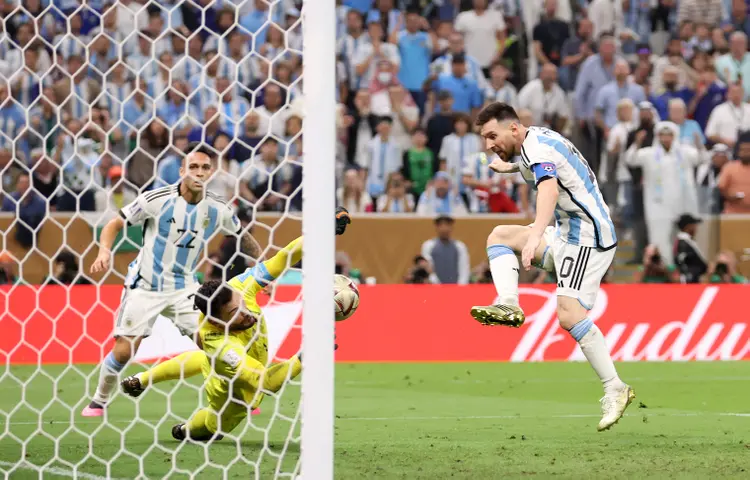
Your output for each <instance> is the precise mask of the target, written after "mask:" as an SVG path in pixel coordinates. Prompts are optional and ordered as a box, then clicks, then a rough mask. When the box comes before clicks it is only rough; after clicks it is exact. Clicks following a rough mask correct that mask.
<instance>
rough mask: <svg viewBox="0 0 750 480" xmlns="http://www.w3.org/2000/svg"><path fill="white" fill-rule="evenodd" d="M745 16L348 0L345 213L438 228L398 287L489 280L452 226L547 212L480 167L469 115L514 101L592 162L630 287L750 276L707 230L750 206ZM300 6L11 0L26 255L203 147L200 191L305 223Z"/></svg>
mask: <svg viewBox="0 0 750 480" xmlns="http://www.w3.org/2000/svg"><path fill="white" fill-rule="evenodd" d="M749 5H750V0H590V1H589V0H434V1H426V0H343V1H341V0H339V2H338V6H337V10H336V15H337V32H336V35H337V51H336V58H337V65H336V81H337V85H336V99H337V102H338V105H337V132H338V133H337V151H336V159H337V173H336V174H337V192H336V195H337V200H338V203H339V204H341V205H344V206H346V207H347V208H348V209H349V210H350V211H351V212H353V213H355V214H359V213H366V212H383V213H390V214H401V215H408V214H418V215H423V216H430V217H433V218H436V220H435V224H436V230H437V234H436V237H435V239H432V240H428V241H427V242H425V245H424V247H423V248H422V252H420V255H419V256H418V257H416V258H415V260H414V268H413V269H411V270H410V271H409V273H408V274H407V277H406V278H405V281H409V282H435V283H438V282H440V283H468V282H470V281H477V282H481V281H488V272H487V270H486V265H483V264H480V265H478V266H476V267H475V268H473V269H472V268H471V266H470V265H469V263H468V262H469V257H468V254H466V248H465V246H462V245H463V244H462V243H461V242H459V241H455V240H452V238H451V229H452V225H453V222H454V217H462V216H464V215H475V214H476V215H480V214H484V213H515V214H520V215H525V216H528V217H529V218H533V214H534V202H533V198H534V195H533V194H532V193H531V192H530V188H529V186H528V185H526V183H525V182H524V181H523V179H522V178H521V177H520V175H515V176H501V175H493V174H491V172H489V171H488V169H487V168H486V166H485V165H484V164H483V163H482V160H481V158H480V155H479V154H478V152H479V151H480V150H481V149H482V142H481V139H480V137H479V136H478V135H477V133H476V128H475V126H474V121H473V119H474V116H475V115H476V113H477V112H478V111H479V110H480V109H481V108H482V106H483V105H485V104H487V103H488V102H494V101H502V102H506V103H509V104H511V105H513V106H514V107H515V108H516V109H517V111H518V113H519V116H520V118H521V121H522V123H524V124H525V125H527V126H530V125H541V126H546V127H548V128H552V129H554V130H557V131H559V132H561V133H563V134H564V135H566V136H568V137H570V138H571V139H573V141H574V142H575V143H576V145H577V146H578V148H579V149H580V150H581V151H582V152H583V153H584V155H585V156H586V158H587V159H588V161H589V164H590V166H591V168H592V170H593V171H594V172H595V173H596V175H597V179H598V182H599V185H600V187H601V188H602V190H603V192H604V194H605V199H606V201H607V203H608V204H609V206H610V209H611V211H612V212H613V216H614V218H615V220H616V224H617V227H618V230H619V232H620V234H619V236H620V237H621V239H622V240H623V241H625V242H628V244H629V245H632V248H631V249H630V250H629V255H630V257H631V258H628V259H626V260H625V262H627V263H630V264H632V265H634V266H636V267H637V268H634V272H633V275H632V278H631V280H636V281H642V282H662V281H663V282H679V281H682V282H699V281H706V282H708V281H732V282H739V281H744V278H743V277H742V276H741V275H739V274H738V273H737V270H736V264H737V258H736V257H735V254H734V253H732V252H721V253H720V254H719V257H717V258H708V259H707V258H705V255H704V254H703V253H702V252H701V249H700V247H698V245H697V244H696V242H695V241H694V237H695V234H696V230H697V229H698V228H699V223H700V216H701V215H708V214H718V213H726V214H740V213H750V104H748V103H747V100H748V99H750V53H748V34H750V16H748V6H749ZM300 9H301V2H300V1H293V0H276V1H272V0H189V1H188V0H160V1H156V0H118V1H112V0H86V1H85V2H79V1H77V0H23V1H19V0H0V16H1V17H2V22H1V23H0V29H1V30H0V170H1V171H2V194H3V196H4V198H3V199H2V210H3V211H5V212H11V213H15V214H16V215H17V216H18V217H19V218H20V219H21V220H23V225H25V226H26V227H28V228H18V229H17V232H16V237H17V240H18V242H20V243H22V244H23V245H26V246H27V247H31V246H32V245H33V243H34V231H33V230H34V228H36V226H38V225H39V224H40V223H41V222H42V221H43V220H44V219H45V218H46V216H47V215H48V214H49V212H50V211H58V212H95V213H96V214H98V215H99V220H100V221H101V220H103V219H106V217H107V216H109V215H114V214H116V212H117V210H118V209H119V208H121V207H122V206H123V205H125V204H127V203H128V202H130V201H132V199H133V198H135V196H136V195H137V194H138V192H142V191H145V190H149V189H153V188H158V187H160V186H164V185H167V184H173V183H176V182H178V181H179V166H180V162H181V159H182V157H183V156H184V153H185V152H186V151H188V149H189V146H190V145H191V144H193V143H194V142H202V143H204V144H207V145H210V146H211V147H213V148H214V150H215V151H216V153H217V158H218V162H217V167H218V173H217V175H216V176H215V177H214V179H213V180H212V181H211V182H210V184H209V185H208V189H209V190H211V191H213V192H214V193H216V194H218V195H220V196H222V197H224V198H228V199H230V198H231V199H234V203H235V204H236V206H237V208H238V209H239V210H240V211H242V212H244V215H245V217H246V218H248V219H249V218H252V215H253V214H254V213H256V212H263V211H271V212H274V211H276V212H286V211H295V210H300V209H301V198H302V197H301V181H302V165H303V162H304V150H303V145H304V143H303V141H302V135H303V132H302V111H303V105H304V99H303V97H302V81H303V77H302V76H301V73H302V64H303V62H302V60H303V59H302V25H301V21H300ZM308 161H314V159H312V160H308ZM216 255H220V253H217V254H216ZM343 255H344V254H342V256H341V259H342V261H341V262H339V263H340V265H339V264H337V265H338V266H337V268H339V267H340V268H341V269H342V270H343V269H347V270H346V271H349V270H348V269H350V268H351V265H349V264H348V263H347V261H345V260H347V259H345V258H344V256H343ZM0 258H2V259H7V258H6V257H3V256H1V255H0ZM475 261H476V259H475ZM0 263H2V262H0ZM60 265H61V266H65V265H72V263H71V262H70V259H68V258H67V257H66V258H64V259H63V260H61V261H60ZM71 268H72V267H71ZM2 271H3V269H2V267H0V279H1V278H2V276H3V274H1V272H2ZM8 276H12V275H8ZM355 276H359V273H358V272H357V273H356V275H355ZM548 277H549V276H548V275H546V274H541V273H540V274H538V275H536V276H535V277H534V278H533V279H532V280H533V281H539V282H554V281H555V279H554V278H548Z"/></svg>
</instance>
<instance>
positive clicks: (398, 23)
mask: <svg viewBox="0 0 750 480" xmlns="http://www.w3.org/2000/svg"><path fill="white" fill-rule="evenodd" d="M371 22H378V23H380V25H382V26H383V31H384V32H386V35H391V34H392V33H394V32H398V31H399V30H401V29H403V28H404V25H403V20H401V12H399V11H398V10H397V9H396V8H395V7H394V6H393V0H376V2H375V8H373V9H372V10H370V11H369V13H368V14H367V23H368V24H369V23H371Z"/></svg>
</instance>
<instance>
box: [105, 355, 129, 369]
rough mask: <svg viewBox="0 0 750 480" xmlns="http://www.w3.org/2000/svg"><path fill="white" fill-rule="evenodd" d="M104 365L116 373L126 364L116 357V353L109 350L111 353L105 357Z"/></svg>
mask: <svg viewBox="0 0 750 480" xmlns="http://www.w3.org/2000/svg"><path fill="white" fill-rule="evenodd" d="M104 365H106V367H107V368H108V369H109V370H111V371H113V372H115V373H119V372H120V371H121V370H122V369H123V367H124V366H125V365H123V364H122V363H120V362H118V361H117V360H116V359H115V354H114V353H112V352H109V355H107V356H106V357H105V358H104Z"/></svg>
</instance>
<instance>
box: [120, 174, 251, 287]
mask: <svg viewBox="0 0 750 480" xmlns="http://www.w3.org/2000/svg"><path fill="white" fill-rule="evenodd" d="M120 215H121V216H122V217H123V218H124V219H125V221H126V222H127V223H128V224H132V225H143V247H142V248H141V251H140V253H139V254H138V257H136V259H135V260H134V261H133V262H131V263H130V265H129V267H128V275H127V277H126V279H125V286H127V287H130V288H143V289H145V290H150V291H158V292H167V291H175V290H181V289H183V288H185V287H187V286H190V285H193V284H195V283H196V282H197V280H196V278H195V269H196V268H197V267H198V264H199V263H200V261H201V259H202V258H203V248H204V247H205V245H206V244H207V243H208V241H209V240H211V238H212V236H213V235H214V234H215V233H217V232H219V233H223V234H235V233H239V231H240V230H241V228H242V226H241V225H240V221H239V219H238V218H237V216H236V215H235V214H234V212H233V211H232V208H231V207H230V206H229V205H228V204H227V203H226V202H224V201H223V200H221V199H220V198H219V197H218V196H216V195H214V194H212V193H208V194H207V195H206V196H205V197H204V198H203V200H201V201H200V202H198V203H197V204H190V203H188V202H187V201H185V199H184V198H183V197H182V196H181V195H180V187H179V184H177V185H169V186H167V187H164V188H159V189H156V190H151V191H150V192H147V193H144V194H141V195H139V196H138V197H137V198H136V199H135V201H134V202H132V203H131V204H129V205H127V206H125V207H124V208H123V209H122V210H121V211H120Z"/></svg>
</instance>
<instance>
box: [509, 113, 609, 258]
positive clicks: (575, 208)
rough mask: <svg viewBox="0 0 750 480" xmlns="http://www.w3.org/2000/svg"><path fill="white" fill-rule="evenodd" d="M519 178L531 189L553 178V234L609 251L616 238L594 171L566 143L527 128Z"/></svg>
mask: <svg viewBox="0 0 750 480" xmlns="http://www.w3.org/2000/svg"><path fill="white" fill-rule="evenodd" d="M519 165H520V170H521V175H523V177H524V179H525V180H526V181H527V182H529V183H532V184H533V185H534V186H535V187H536V186H538V185H539V183H540V182H543V181H545V180H547V179H550V178H551V179H557V189H558V192H559V196H558V199H557V206H556V207H555V219H556V220H557V233H558V235H560V236H561V237H562V239H563V240H565V241H566V242H568V243H570V244H572V245H581V246H585V247H596V248H599V249H602V250H609V249H611V248H614V247H615V246H616V245H617V235H616V233H615V226H614V223H613V222H612V217H611V216H610V214H609V207H607V204H606V203H605V202H604V198H603V197H602V192H601V191H600V190H599V185H598V184H597V182H596V177H595V176H594V172H593V171H592V170H591V167H589V164H588V162H587V161H586V159H585V158H583V155H581V152H579V151H578V149H577V148H576V147H575V146H574V145H573V143H571V141H570V140H568V139H567V138H565V137H563V136H562V135H560V134H559V133H557V132H554V131H552V130H550V129H548V128H544V127H530V128H529V129H528V133H527V134H526V138H525V140H524V141H523V144H522V145H521V160H520V164H519Z"/></svg>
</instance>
